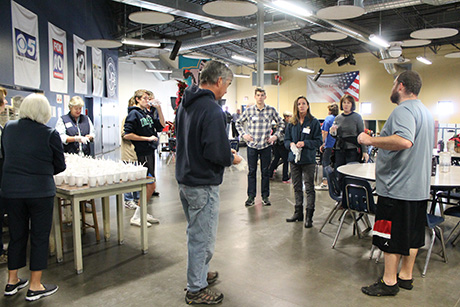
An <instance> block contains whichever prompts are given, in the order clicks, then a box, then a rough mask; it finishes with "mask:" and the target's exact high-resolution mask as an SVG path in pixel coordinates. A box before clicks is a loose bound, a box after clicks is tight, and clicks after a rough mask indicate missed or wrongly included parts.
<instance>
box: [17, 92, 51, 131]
mask: <svg viewBox="0 0 460 307" xmlns="http://www.w3.org/2000/svg"><path fill="white" fill-rule="evenodd" d="M19 118H28V119H31V120H33V121H36V122H38V123H40V124H46V123H47V122H48V121H49V120H50V118H51V106H50V103H49V102H48V99H47V98H46V97H45V96H44V95H41V94H30V95H29V96H27V97H26V98H24V100H23V101H22V103H21V107H20V108H19Z"/></svg>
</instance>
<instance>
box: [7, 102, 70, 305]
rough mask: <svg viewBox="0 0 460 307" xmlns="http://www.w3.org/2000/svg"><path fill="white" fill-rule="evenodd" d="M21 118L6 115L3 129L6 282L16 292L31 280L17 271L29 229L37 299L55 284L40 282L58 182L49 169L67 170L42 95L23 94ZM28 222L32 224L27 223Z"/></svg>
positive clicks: (31, 295)
mask: <svg viewBox="0 0 460 307" xmlns="http://www.w3.org/2000/svg"><path fill="white" fill-rule="evenodd" d="M19 118H20V119H19V120H13V121H9V122H8V123H7V124H6V125H5V128H4V129H3V134H2V140H1V143H2V152H3V157H4V164H3V180H2V185H1V188H2V195H3V199H4V201H5V203H6V207H7V210H8V215H9V227H10V243H9V246H8V284H7V285H6V287H5V293H4V294H5V295H6V296H11V295H15V294H16V293H17V292H18V290H20V289H22V288H24V287H26V286H27V285H28V284H29V280H27V279H21V278H19V277H18V269H20V268H22V267H24V266H25V265H26V251H27V241H28V239H29V232H30V245H31V248H30V271H31V274H30V285H29V290H28V291H27V295H26V300H27V301H35V300H37V299H40V298H42V297H45V296H48V295H51V294H53V293H55V292H56V291H57V290H58V286H57V285H46V284H42V283H41V276H42V271H43V270H44V269H46V268H47V266H48V247H49V236H50V231H51V223H52V217H53V203H54V196H55V195H56V186H55V184H54V179H53V175H55V174H58V173H60V172H62V171H63V170H65V168H66V165H65V159H64V150H63V147H62V144H61V139H60V137H59V133H58V132H57V131H56V130H55V129H54V128H50V127H48V126H46V125H45V124H46V123H47V122H48V121H49V119H50V118H51V107H50V105H49V102H48V100H47V99H46V97H45V96H43V95H39V94H31V95H29V96H27V97H26V98H25V99H24V101H23V102H22V104H21V107H20V109H19ZM29 225H30V229H29Z"/></svg>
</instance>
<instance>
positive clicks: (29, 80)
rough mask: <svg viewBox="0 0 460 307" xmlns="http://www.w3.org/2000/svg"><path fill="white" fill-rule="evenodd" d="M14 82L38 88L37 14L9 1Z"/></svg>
mask: <svg viewBox="0 0 460 307" xmlns="http://www.w3.org/2000/svg"><path fill="white" fill-rule="evenodd" d="M11 19H12V31H13V66H14V84H16V85H21V86H26V87H31V88H40V53H39V47H38V46H39V44H38V16H37V15H36V14H34V13H32V12H31V11H29V10H28V9H26V8H24V7H23V6H21V5H19V4H17V3H16V2H14V1H11Z"/></svg>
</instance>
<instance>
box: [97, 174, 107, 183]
mask: <svg viewBox="0 0 460 307" xmlns="http://www.w3.org/2000/svg"><path fill="white" fill-rule="evenodd" d="M97 184H98V185H104V184H105V175H98V176H97Z"/></svg>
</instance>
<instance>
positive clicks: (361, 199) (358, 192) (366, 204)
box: [332, 176, 376, 248]
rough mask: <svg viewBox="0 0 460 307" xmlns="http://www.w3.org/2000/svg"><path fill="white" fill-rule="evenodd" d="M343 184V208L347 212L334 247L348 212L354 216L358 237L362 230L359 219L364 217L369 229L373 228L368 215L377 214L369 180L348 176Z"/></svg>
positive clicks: (341, 221) (336, 238)
mask: <svg viewBox="0 0 460 307" xmlns="http://www.w3.org/2000/svg"><path fill="white" fill-rule="evenodd" d="M343 185H344V188H343V194H342V208H343V209H344V210H345V212H344V214H343V215H342V217H341V219H340V224H339V229H338V230H337V234H336V235H335V238H334V242H333V243H332V248H334V247H335V244H336V243H337V240H338V238H339V235H340V231H341V230H342V226H343V222H344V220H345V217H346V215H347V214H348V213H349V214H350V215H351V216H352V218H353V224H354V230H355V229H356V232H357V234H358V237H359V238H361V230H360V228H359V225H358V221H359V220H360V219H361V218H364V220H365V223H366V225H367V226H368V228H367V230H371V229H372V226H371V224H370V221H369V218H368V215H369V214H371V215H375V211H376V206H375V202H374V196H373V195H372V188H371V185H370V184H369V182H368V181H367V180H364V179H359V178H354V177H349V176H346V177H345V178H344V180H343ZM356 214H358V215H359V217H357V216H356Z"/></svg>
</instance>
